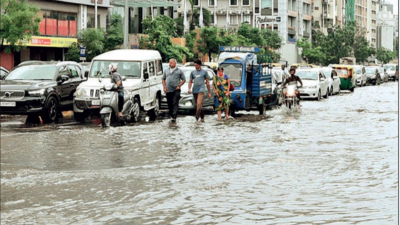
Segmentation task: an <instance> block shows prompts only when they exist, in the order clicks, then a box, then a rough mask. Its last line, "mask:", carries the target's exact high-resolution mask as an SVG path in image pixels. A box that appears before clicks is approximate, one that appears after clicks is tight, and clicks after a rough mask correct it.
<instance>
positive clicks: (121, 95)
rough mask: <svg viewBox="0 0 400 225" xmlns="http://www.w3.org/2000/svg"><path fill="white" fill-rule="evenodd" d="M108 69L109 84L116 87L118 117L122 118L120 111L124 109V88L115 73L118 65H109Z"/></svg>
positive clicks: (118, 75)
mask: <svg viewBox="0 0 400 225" xmlns="http://www.w3.org/2000/svg"><path fill="white" fill-rule="evenodd" d="M108 69H109V71H110V75H111V83H114V84H116V85H117V86H118V89H117V92H118V116H119V117H122V109H123V107H124V86H123V85H122V78H121V75H120V74H119V73H117V70H118V64H117V63H110V65H109V66H108Z"/></svg>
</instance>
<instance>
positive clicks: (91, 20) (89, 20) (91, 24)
mask: <svg viewBox="0 0 400 225" xmlns="http://www.w3.org/2000/svg"><path fill="white" fill-rule="evenodd" d="M95 22H96V21H95V18H94V14H90V13H88V14H87V24H86V26H87V28H94V27H95V26H94V24H95ZM97 27H98V28H100V15H97Z"/></svg>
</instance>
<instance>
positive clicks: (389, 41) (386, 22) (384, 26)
mask: <svg viewBox="0 0 400 225" xmlns="http://www.w3.org/2000/svg"><path fill="white" fill-rule="evenodd" d="M377 17H378V19H377V48H379V47H383V48H385V49H388V50H390V51H393V50H394V40H395V38H398V37H396V20H395V17H393V15H392V13H391V12H390V11H387V8H386V6H384V7H382V11H379V12H378V16H377Z"/></svg>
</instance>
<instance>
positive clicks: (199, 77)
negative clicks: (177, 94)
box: [189, 59, 211, 122]
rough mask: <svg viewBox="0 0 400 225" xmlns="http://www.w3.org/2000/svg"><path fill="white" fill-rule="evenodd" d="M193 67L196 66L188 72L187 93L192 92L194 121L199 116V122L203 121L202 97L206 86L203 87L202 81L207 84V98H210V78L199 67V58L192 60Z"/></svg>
mask: <svg viewBox="0 0 400 225" xmlns="http://www.w3.org/2000/svg"><path fill="white" fill-rule="evenodd" d="M194 67H196V70H194V71H192V72H191V73H190V80H189V94H191V93H192V92H193V97H194V101H195V103H196V122H197V121H198V120H199V118H201V122H205V121H204V112H203V99H204V92H205V91H206V88H205V87H204V82H205V84H206V86H207V90H208V98H209V99H211V91H210V78H209V77H208V74H207V71H205V70H203V69H202V68H201V61H200V60H199V59H196V60H194ZM192 84H193V90H192Z"/></svg>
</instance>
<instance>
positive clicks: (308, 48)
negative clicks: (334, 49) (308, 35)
mask: <svg viewBox="0 0 400 225" xmlns="http://www.w3.org/2000/svg"><path fill="white" fill-rule="evenodd" d="M296 45H297V47H298V48H302V52H301V56H302V57H303V59H305V60H306V61H307V63H314V64H319V63H321V62H323V61H324V57H325V55H324V53H323V52H322V48H321V47H320V46H318V47H313V46H312V44H311V43H310V42H309V41H308V40H307V39H305V38H302V39H300V40H298V41H297V43H296Z"/></svg>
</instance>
